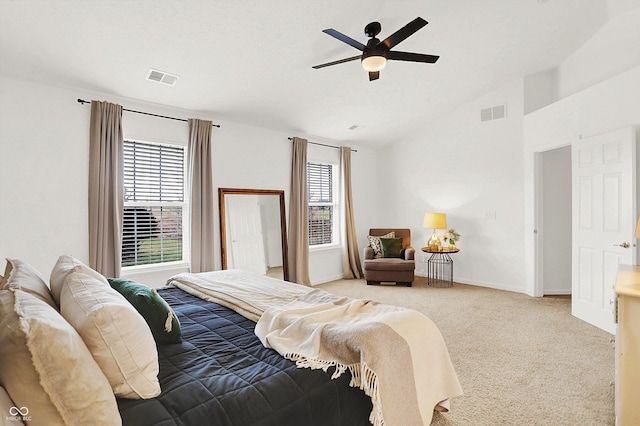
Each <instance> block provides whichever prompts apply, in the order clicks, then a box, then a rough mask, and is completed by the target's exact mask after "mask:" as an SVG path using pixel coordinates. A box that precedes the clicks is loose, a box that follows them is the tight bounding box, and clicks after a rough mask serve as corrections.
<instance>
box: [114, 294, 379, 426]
mask: <svg viewBox="0 0 640 426" xmlns="http://www.w3.org/2000/svg"><path fill="white" fill-rule="evenodd" d="M158 293H159V294H160V295H161V296H162V297H163V298H164V299H165V300H166V301H167V302H168V303H169V304H170V305H171V306H172V308H173V309H174V311H175V312H176V314H177V315H178V317H179V319H180V324H181V329H182V338H183V341H182V343H180V344H163V345H158V358H159V363H160V373H159V376H158V378H159V380H160V386H161V388H162V393H161V394H160V396H158V397H156V398H153V399H146V400H145V399H118V407H119V409H120V413H121V415H122V422H123V424H124V425H132V426H133V425H135V426H144V425H174V424H177V425H202V424H211V425H219V426H225V425H238V426H240V425H265V426H267V425H274V426H276V425H277V426H284V425H292V426H294V425H295V426H299V425H327V426H329V425H344V426H350V425H354V426H356V425H369V424H370V423H369V413H370V412H371V399H370V398H369V397H367V396H366V395H365V394H364V393H363V392H362V391H361V390H360V389H357V388H353V387H350V386H349V380H350V376H349V375H348V374H346V375H343V376H341V377H339V378H338V379H336V380H331V374H330V373H331V371H329V372H324V371H322V370H309V369H299V368H297V367H296V365H295V363H294V362H293V361H290V360H287V359H284V358H283V357H282V356H280V355H279V354H278V353H277V352H275V351H274V350H273V349H267V348H265V347H264V346H263V345H262V343H260V340H259V339H258V338H257V337H256V335H255V334H254V328H255V323H254V322H253V321H251V320H249V319H247V318H244V317H243V316H241V315H240V314H238V313H236V312H234V311H232V310H230V309H229V308H226V307H224V306H221V305H219V304H217V303H212V302H208V301H205V300H203V299H200V298H198V297H196V296H192V295H190V294H188V293H186V292H184V291H183V290H180V289H178V288H176V287H173V286H168V287H166V288H163V289H160V290H159V291H158Z"/></svg>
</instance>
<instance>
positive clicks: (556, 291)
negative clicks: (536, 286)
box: [542, 288, 571, 296]
mask: <svg viewBox="0 0 640 426" xmlns="http://www.w3.org/2000/svg"><path fill="white" fill-rule="evenodd" d="M542 293H544V295H545V296H566V295H570V294H571V289H566V288H544V289H542Z"/></svg>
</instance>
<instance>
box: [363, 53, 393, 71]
mask: <svg viewBox="0 0 640 426" xmlns="http://www.w3.org/2000/svg"><path fill="white" fill-rule="evenodd" d="M386 64H387V58H385V57H384V56H381V55H380V56H378V55H372V56H368V57H366V58H364V59H362V68H364V69H365V70H367V71H369V72H376V71H380V70H381V69H382V68H384V66H385V65H386Z"/></svg>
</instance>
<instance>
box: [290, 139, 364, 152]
mask: <svg viewBox="0 0 640 426" xmlns="http://www.w3.org/2000/svg"><path fill="white" fill-rule="evenodd" d="M288 139H289V140H290V141H292V140H293V138H288ZM307 143H310V144H312V145H320V146H326V147H327V148H335V149H340V148H341V147H339V146H335V145H328V144H326V143H320V142H311V141H307ZM351 152H358V150H357V149H352V150H351Z"/></svg>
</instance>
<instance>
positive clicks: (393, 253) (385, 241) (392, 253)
mask: <svg viewBox="0 0 640 426" xmlns="http://www.w3.org/2000/svg"><path fill="white" fill-rule="evenodd" d="M380 246H381V247H382V257H387V258H389V257H402V255H403V254H404V250H403V248H402V238H380Z"/></svg>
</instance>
